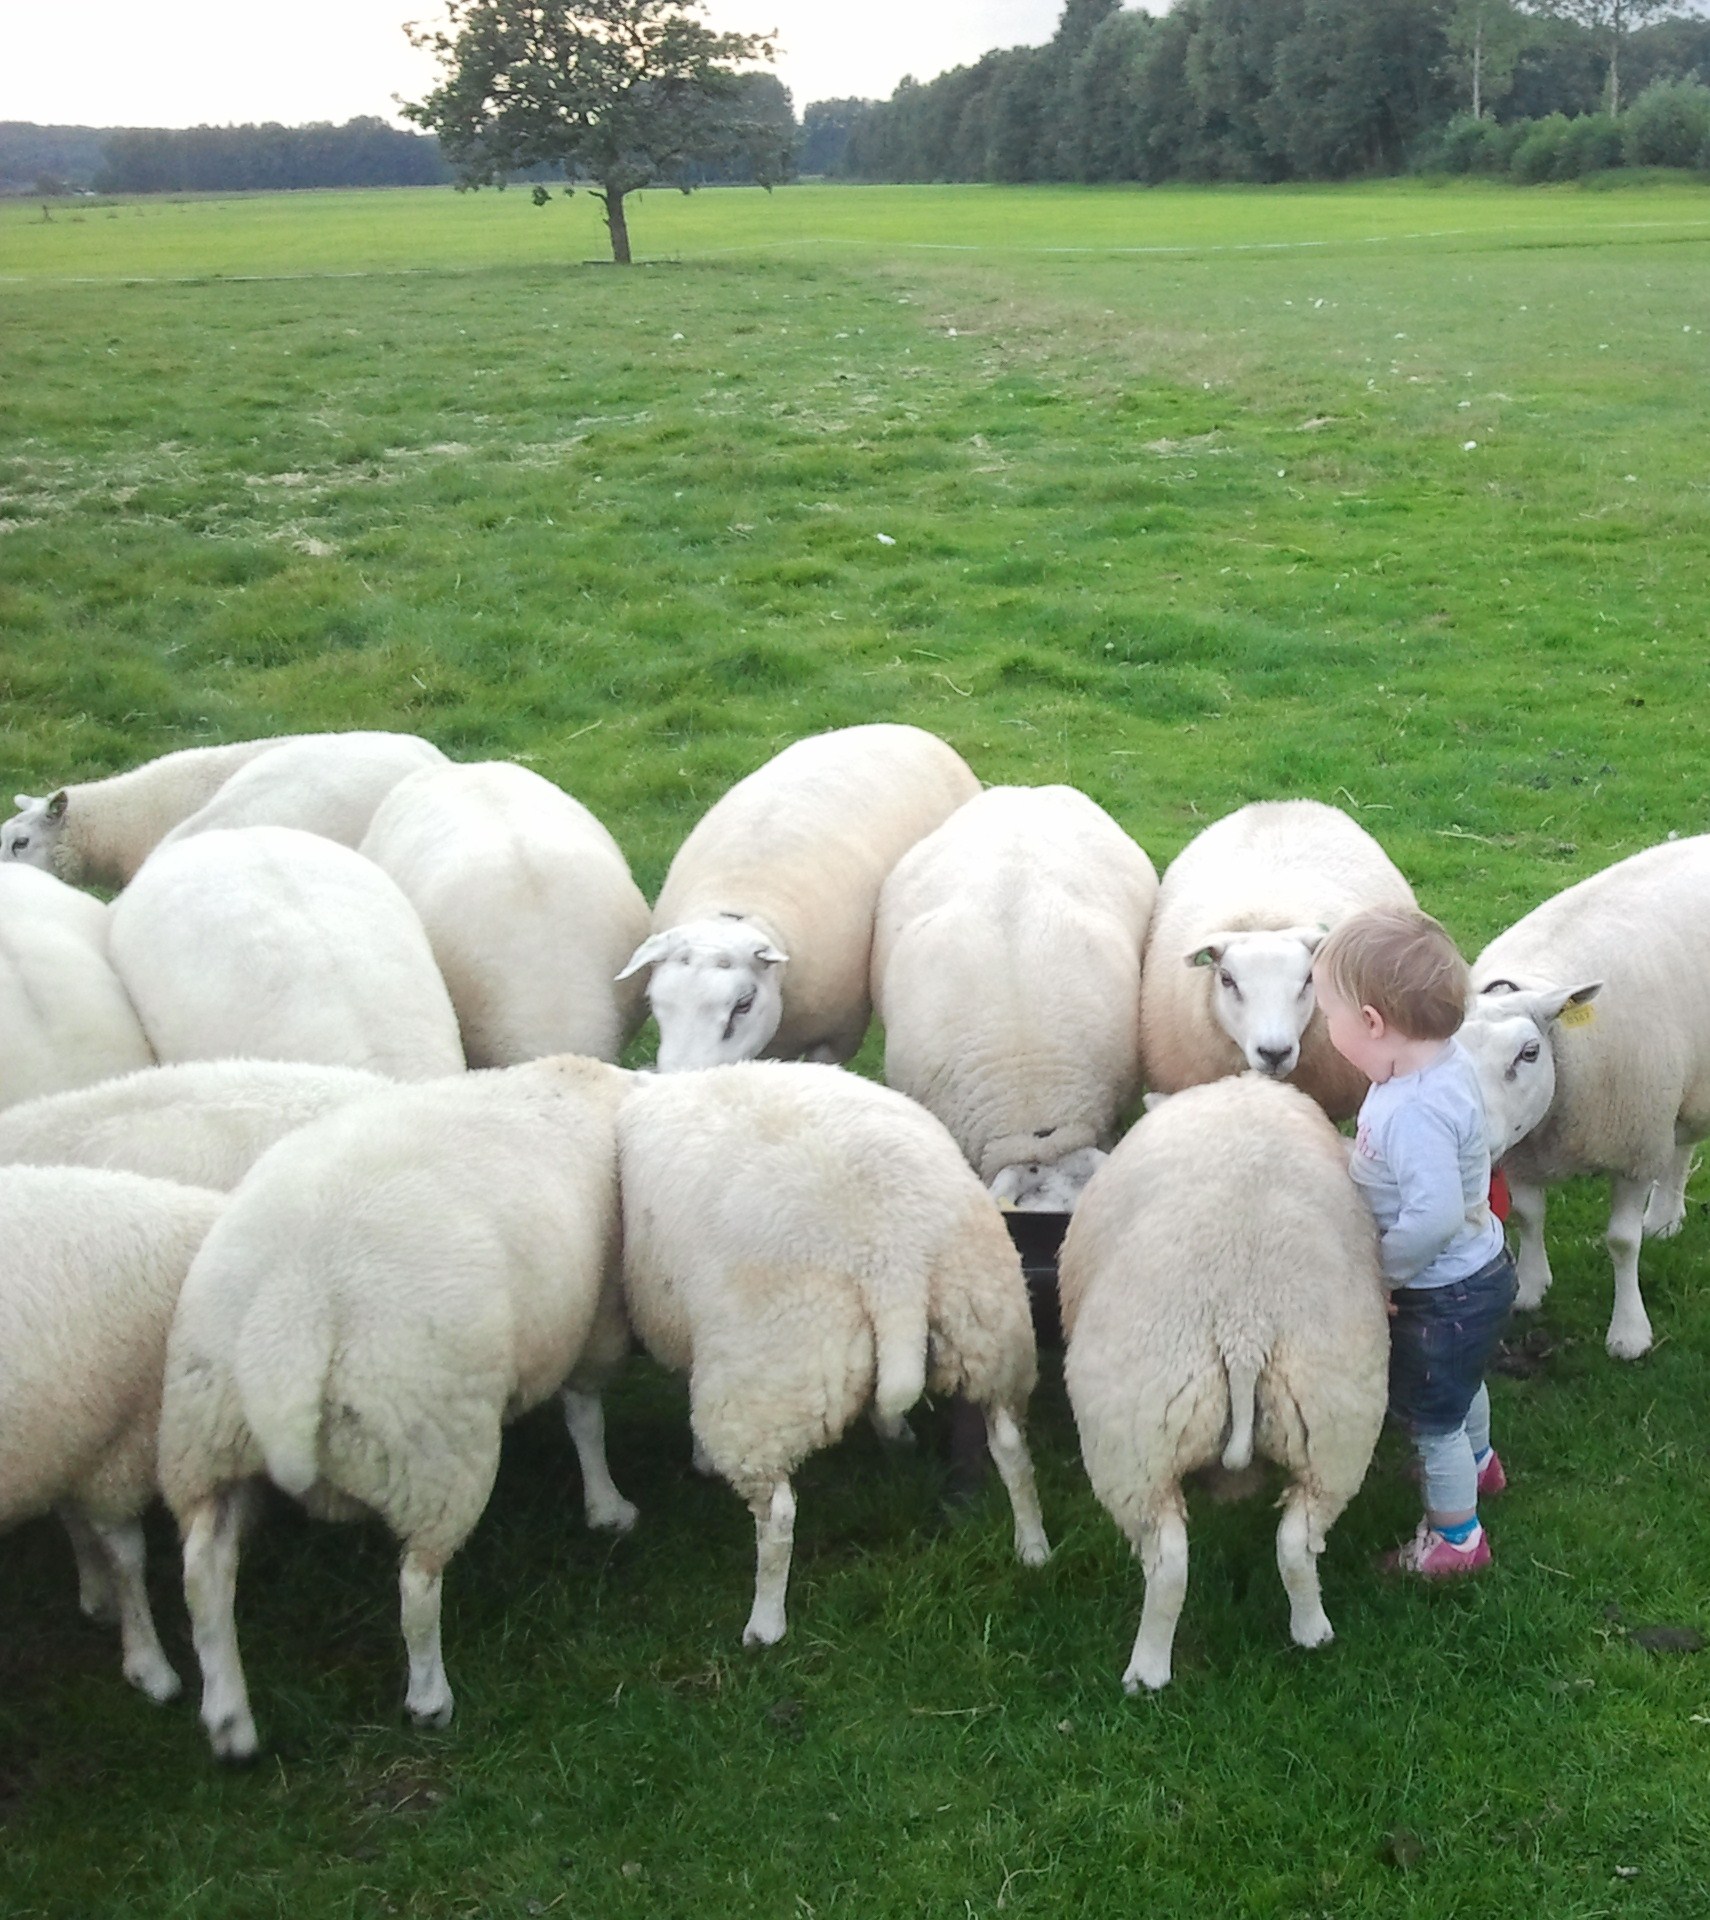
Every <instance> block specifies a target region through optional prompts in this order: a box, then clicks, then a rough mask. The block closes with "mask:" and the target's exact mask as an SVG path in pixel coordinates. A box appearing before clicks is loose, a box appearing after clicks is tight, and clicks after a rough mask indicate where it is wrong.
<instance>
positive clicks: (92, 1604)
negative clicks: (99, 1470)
mask: <svg viewBox="0 0 1710 1920" xmlns="http://www.w3.org/2000/svg"><path fill="white" fill-rule="evenodd" d="M56 1511H57V1512H58V1514H59V1517H60V1522H61V1524H62V1525H63V1526H64V1528H65V1531H66V1533H67V1535H68V1536H69V1537H70V1540H71V1551H72V1552H73V1553H74V1554H76V1556H77V1605H78V1610H79V1611H80V1612H81V1613H82V1614H83V1616H84V1617H85V1618H86V1619H89V1620H99V1621H100V1622H101V1624H102V1625H103V1626H109V1627H110V1626H116V1625H117V1624H118V1619H119V1603H118V1599H117V1597H116V1596H115V1594H114V1592H113V1567H112V1562H111V1561H110V1560H109V1559H108V1557H107V1552H106V1549H105V1548H104V1547H103V1546H102V1545H101V1542H100V1541H99V1540H98V1539H97V1538H96V1535H95V1529H94V1527H93V1526H91V1525H90V1523H89V1522H88V1521H87V1520H86V1519H84V1517H83V1515H82V1514H81V1513H80V1512H79V1511H78V1510H77V1508H76V1507H59V1508H57V1509H56Z"/></svg>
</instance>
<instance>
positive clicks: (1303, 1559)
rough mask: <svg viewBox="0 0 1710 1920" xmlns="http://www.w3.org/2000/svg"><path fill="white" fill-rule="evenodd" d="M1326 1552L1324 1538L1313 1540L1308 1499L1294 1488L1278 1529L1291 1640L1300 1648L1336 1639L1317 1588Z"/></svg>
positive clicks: (1279, 1558)
mask: <svg viewBox="0 0 1710 1920" xmlns="http://www.w3.org/2000/svg"><path fill="white" fill-rule="evenodd" d="M1323 1551H1324V1539H1323V1536H1322V1535H1321V1534H1320V1535H1319V1536H1318V1537H1317V1538H1316V1539H1315V1538H1314V1537H1313V1528H1312V1517H1311V1514H1310V1513H1309V1511H1308V1509H1307V1504H1306V1500H1305V1498H1304V1497H1303V1496H1302V1495H1301V1494H1300V1493H1299V1492H1297V1491H1295V1490H1292V1489H1291V1491H1290V1493H1289V1495H1288V1498H1287V1499H1286V1501H1285V1502H1284V1505H1283V1517H1282V1522H1281V1524H1280V1525H1279V1526H1278V1528H1277V1572H1278V1573H1280V1574H1281V1575H1282V1583H1283V1587H1284V1589H1285V1591H1286V1592H1287V1594H1288V1631H1289V1637H1290V1639H1292V1640H1293V1641H1294V1644H1295V1645H1296V1646H1297V1647H1322V1646H1324V1645H1326V1644H1327V1643H1328V1642H1329V1641H1331V1640H1333V1639H1334V1638H1335V1637H1336V1636H1335V1632H1334V1630H1333V1629H1332V1628H1331V1625H1330V1616H1329V1615H1328V1614H1327V1613H1326V1612H1325V1611H1324V1595H1323V1593H1322V1592H1321V1591H1320V1589H1319V1585H1318V1556H1319V1554H1320V1553H1322V1552H1323Z"/></svg>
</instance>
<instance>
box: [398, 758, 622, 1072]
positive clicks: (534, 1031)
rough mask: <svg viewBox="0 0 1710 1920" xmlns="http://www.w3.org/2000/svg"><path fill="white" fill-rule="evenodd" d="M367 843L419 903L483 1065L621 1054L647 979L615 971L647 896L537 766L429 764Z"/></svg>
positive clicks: (469, 1044) (475, 1062)
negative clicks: (624, 977)
mask: <svg viewBox="0 0 1710 1920" xmlns="http://www.w3.org/2000/svg"><path fill="white" fill-rule="evenodd" d="M361 851H362V852H363V853H364V854H365V855H366V856H367V857H368V858H369V859H370V860H372V861H374V863H375V864H376V865H377V866H379V867H380V868H382V869H383V870H384V871H385V872H386V873H389V874H390V875H391V876H392V878H393V879H394V880H395V881H397V883H398V885H399V886H400V887H401V888H402V889H403V891H404V894H405V896H406V897H407V898H408V899H409V901H410V903H411V904H412V905H413V906H414V907H415V909H416V911H417V912H418V913H419V914H420V915H421V919H422V924H423V925H424V926H425V927H426V929H427V936H428V940H429V942H430V943H431V945H432V947H433V952H434V958H435V960H437V961H438V963H439V969H440V972H441V973H442V974H443V975H444V977H445V983H446V985H447V987H448V988H449V989H450V992H451V1003H452V1005H453V1006H454V1007H455V1008H456V1009H457V1020H458V1025H459V1026H460V1027H461V1028H462V1031H463V1052H464V1056H465V1058H466V1059H467V1060H468V1062H469V1064H470V1066H472V1067H505V1066H512V1065H514V1064H516V1063H517V1062H519V1061H522V1060H535V1059H539V1058H540V1057H541V1056H543V1055H545V1054H550V1053H582V1054H588V1055H591V1056H592V1057H594V1058H595V1059H599V1060H614V1061H615V1060H616V1059H617V1057H618V1054H619V1053H620V1052H621V1051H622V1049H623V1045H624V1043H625V1041H627V1040H628V1039H629V1037H630V1036H631V1035H632V1034H633V1033H634V1032H635V1030H636V1028H637V1027H638V1026H639V1025H640V1024H641V1018H642V1014H643V1012H644V1010H645V1009H644V1006H643V1000H642V991H641V982H640V981H639V980H631V981H628V982H625V983H623V984H622V985H620V984H618V983H617V981H616V978H615V976H616V974H617V971H618V969H619V967H621V966H622V965H623V963H624V961H625V960H626V959H627V958H628V956H629V955H630V954H631V953H632V952H633V951H634V950H635V947H636V946H637V944H638V943H639V942H640V941H641V940H642V939H644V938H645V937H646V934H647V925H648V911H647V901H646V899H645V897H644V896H643V894H642V892H641V889H640V888H639V887H638V886H637V885H636V884H635V882H634V881H633V880H632V879H631V878H630V873H629V866H628V864H627V862H626V861H625V860H624V857H623V853H622V851H621V849H620V848H619V847H618V844H617V842H616V841H615V840H614V839H613V838H612V836H611V835H610V834H609V833H608V832H607V831H606V829H605V828H604V827H603V826H602V825H601V824H600V822H599V821H598V820H596V819H595V818H594V816H593V814H591V813H590V812H589V811H588V809H587V808H586V807H584V806H582V805H581V803H580V802H578V801H576V800H572V799H571V798H570V796H569V795H568V794H567V793H563V792H561V791H560V790H559V789H558V788H557V787H555V786H554V785H553V784H552V782H551V781H550V780H543V779H542V778H541V777H540V775H539V774H537V773H531V772H529V770H528V769H527V768H526V767H516V766H509V765H507V764H505V763H504V762H502V761H488V762H486V763H484V764H480V765H474V766H451V765H446V766H440V767H425V768H423V769H422V770H421V771H420V772H419V773H413V774H411V775H410V776H409V777H408V778H407V779H405V780H401V781H400V782H399V783H398V785H397V786H395V787H394V788H393V789H392V791H391V792H390V793H389V794H388V795H387V796H386V798H385V799H384V800H383V801H382V802H381V804H380V807H379V810H378V811H377V812H376V814H375V816H374V820H373V823H372V825H371V826H370V827H369V829H368V833H367V835H366V837H365V838H364V839H363V841H362V843H361Z"/></svg>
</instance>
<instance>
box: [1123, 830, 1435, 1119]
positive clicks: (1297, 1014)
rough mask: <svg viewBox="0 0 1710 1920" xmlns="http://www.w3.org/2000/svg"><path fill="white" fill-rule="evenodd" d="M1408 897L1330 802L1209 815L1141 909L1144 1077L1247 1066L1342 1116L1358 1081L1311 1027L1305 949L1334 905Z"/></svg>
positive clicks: (1217, 1072)
mask: <svg viewBox="0 0 1710 1920" xmlns="http://www.w3.org/2000/svg"><path fill="white" fill-rule="evenodd" d="M1411 905H1413V889H1412V888H1411V887H1410V886H1409V885H1408V884H1407V881H1406V880H1405V879H1404V878H1403V877H1402V874H1401V872H1400V870H1399V869H1398V868H1397V867H1396V866H1395V864H1394V863H1393V862H1392V861H1391V860H1390V858H1389V856H1388V855H1387V854H1386V853H1385V852H1384V850H1383V849H1382V847H1380V846H1379V845H1378V843H1377V842H1376V841H1375V840H1374V839H1373V838H1372V837H1371V835H1370V834H1369V833H1367V832H1366V831H1365V829H1364V828H1363V827H1360V826H1357V825H1356V824H1355V823H1354V822H1353V821H1352V820H1350V819H1349V818H1348V816H1347V815H1346V814H1345V813H1343V812H1342V811H1341V810H1340V808H1337V807H1327V806H1325V805H1323V804H1322V803H1321V802H1319V801H1317V800H1261V801H1257V802H1255V803H1254V804H1253V805H1251V806H1246V807H1241V808H1239V809H1238V810H1237V811H1236V812H1234V813H1232V814H1229V815H1227V816H1226V817H1225V818H1224V819H1222V820H1218V821H1216V822H1214V823H1213V824H1212V825H1211V826H1209V827H1207V828H1206V829H1205V831H1204V832H1203V833H1201V834H1199V835H1198V836H1197V837H1196V838H1195V839H1193V840H1191V841H1190V842H1189V843H1188V845H1187V846H1186V847H1185V848H1184V849H1183V850H1182V851H1181V852H1180V853H1179V854H1178V855H1177V856H1176V858H1175V859H1174V860H1172V861H1171V862H1170V864H1169V866H1168V867H1167V868H1166V869H1165V871H1164V877H1163V881H1162V883H1161V884H1160V886H1159V888H1158V899H1157V903H1156V905H1155V906H1154V907H1153V909H1152V927H1151V932H1150V933H1149V934H1148V935H1147V938H1146V954H1145V960H1144V963H1143V965H1142V967H1141V975H1140V1055H1141V1061H1142V1064H1143V1069H1144V1072H1145V1076H1146V1082H1147V1084H1148V1086H1150V1087H1152V1088H1154V1089H1155V1090H1157V1091H1159V1092H1162V1093H1179V1092H1181V1090H1182V1089H1183V1088H1184V1087H1191V1086H1197V1085H1199V1084H1200V1083H1201V1082H1202V1081H1206V1080H1215V1079H1217V1078H1219V1077H1220V1076H1222V1075H1224V1074H1231V1073H1239V1072H1240V1071H1241V1070H1242V1069H1243V1068H1244V1067H1251V1068H1253V1069H1254V1070H1255V1071H1257V1072H1259V1073H1268V1074H1270V1075H1272V1076H1273V1077H1274V1078H1276V1079H1278V1080H1285V1079H1286V1080H1292V1081H1293V1082H1294V1084H1295V1085H1296V1086H1297V1087H1300V1088H1302V1089H1303V1090H1304V1091H1305V1092H1307V1093H1309V1094H1311V1095H1312V1097H1313V1098H1314V1099H1315V1100H1317V1101H1318V1103H1319V1104H1320V1105H1321V1106H1322V1107H1323V1108H1324V1110H1325V1111H1326V1112H1327V1113H1328V1114H1329V1115H1330V1117H1331V1118H1332V1119H1333V1120H1345V1119H1347V1118H1348V1117H1349V1116H1350V1115H1351V1114H1353V1113H1354V1112H1356V1111H1357V1110H1358V1107H1359V1104H1360V1102H1361V1100H1362V1099H1364V1098H1365V1092H1366V1086H1367V1082H1366V1078H1365V1076H1364V1074H1362V1073H1361V1072H1360V1071H1359V1070H1358V1069H1357V1068H1355V1067H1353V1066H1350V1065H1349V1063H1348V1062H1347V1061H1346V1060H1344V1059H1343V1058H1342V1056H1341V1055H1340V1054H1339V1053H1338V1052H1337V1051H1336V1050H1335V1048H1334V1047H1332V1046H1331V1044H1330V1040H1329V1036H1328V1035H1327V1034H1326V1033H1325V1031H1324V1017H1323V1015H1322V1014H1320V1013H1318V1012H1317V1011H1316V1001H1315V997H1314V994H1313V990H1312V956H1313V954H1314V953H1315V952H1316V951H1317V950H1318V946H1319V943H1320V942H1321V941H1322V940H1323V938H1324V936H1325V934H1326V933H1328V932H1329V931H1330V928H1331V927H1332V926H1333V925H1334V924H1335V923H1336V922H1337V921H1338V920H1341V919H1343V918H1344V917H1345V916H1346V915H1348V914H1350V913H1354V912H1356V911H1358V910H1359V909H1360V908H1363V907H1378V906H1411ZM1184 969H1185V970H1184Z"/></svg>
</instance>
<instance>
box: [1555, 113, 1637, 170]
mask: <svg viewBox="0 0 1710 1920" xmlns="http://www.w3.org/2000/svg"><path fill="white" fill-rule="evenodd" d="M1622 159H1623V133H1622V127H1621V123H1620V122H1619V121H1618V120H1616V119H1615V118H1614V116H1613V115H1611V114H1607V113H1582V114H1581V115H1580V116H1579V118H1578V119H1577V120H1570V121H1569V122H1568V127H1567V131H1566V133H1564V134H1563V135H1562V139H1561V145H1560V146H1559V147H1558V148H1557V149H1556V170H1555V178H1556V179H1558V180H1578V179H1579V178H1580V177H1581V176H1582V175H1584V174H1588V173H1601V172H1603V171H1604V170H1605V169H1606V168H1609V167H1618V166H1620V165H1621V162H1622Z"/></svg>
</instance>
